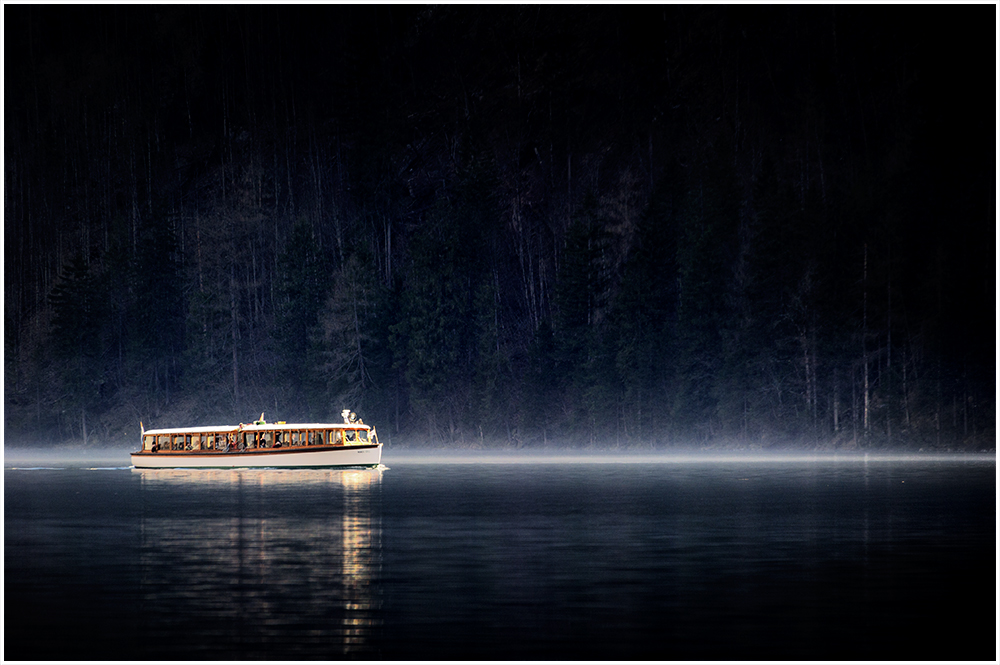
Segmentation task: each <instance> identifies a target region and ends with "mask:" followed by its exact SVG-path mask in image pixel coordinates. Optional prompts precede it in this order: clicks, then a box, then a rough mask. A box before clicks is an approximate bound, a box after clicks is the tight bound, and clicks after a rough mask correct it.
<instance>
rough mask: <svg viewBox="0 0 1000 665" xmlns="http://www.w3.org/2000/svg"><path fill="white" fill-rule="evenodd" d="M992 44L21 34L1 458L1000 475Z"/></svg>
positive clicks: (814, 25)
mask: <svg viewBox="0 0 1000 665" xmlns="http://www.w3.org/2000/svg"><path fill="white" fill-rule="evenodd" d="M994 13H995V12H994V9H991V8H990V6H989V5H980V6H964V7H943V6H916V7H905V6H890V7H885V6H882V7H865V6H837V7H794V6H780V7H766V6H754V7H724V6H713V7H684V6H669V7H652V6H640V7H605V6H587V7H573V6H520V7H507V6H505V7H489V8H481V7H469V6H445V7H433V8H432V7H422V6H406V7H392V6H364V7H349V6H332V7H323V6H308V7H297V8H295V7H268V6H254V7H217V6H206V7H198V6H160V7H139V6H117V7H116V6H99V7H61V6H37V7H30V6H10V7H5V11H4V16H5V19H6V21H5V26H6V28H5V36H4V37H5V46H4V48H5V57H6V60H5V61H6V65H5V72H4V74H5V83H4V85H5V89H4V92H5V109H4V123H5V124H4V130H5V133H4V138H5V152H4V160H5V161H4V171H5V179H4V187H5V190H4V255H5V271H4V287H5V291H4V314H5V336H4V349H5V363H4V427H5V435H6V436H7V439H8V441H17V440H21V439H23V440H30V441H34V442H44V441H65V440H69V439H76V440H86V441H88V442H92V441H95V440H99V441H113V440H126V439H131V438H132V437H135V436H137V434H138V421H139V420H142V421H144V422H145V424H146V425H147V426H180V425H190V424H204V423H206V422H209V421H211V422H218V423H232V422H239V421H243V422H248V421H250V420H251V419H253V418H255V417H256V416H257V415H258V414H259V412H260V411H262V410H263V411H264V412H265V414H266V417H267V419H268V420H278V419H281V420H287V421H294V420H310V421H315V420H321V421H322V420H330V419H333V420H336V419H338V417H339V416H338V414H339V413H340V411H341V409H343V408H344V407H350V408H353V409H354V410H355V411H357V412H358V413H359V414H360V415H362V416H363V417H364V418H365V419H366V421H367V422H369V423H372V424H376V425H377V426H378V427H379V433H380V435H381V438H382V439H383V440H390V441H393V442H394V443H401V444H404V443H405V444H416V443H418V442H436V443H442V442H448V443H451V444H454V445H472V444H484V445H518V446H520V445H526V446H534V445H542V444H545V443H565V442H573V443H574V444H575V445H591V444H595V445H597V444H600V445H607V444H616V445H638V444H642V445H649V444H660V445H664V444H666V445H680V444H695V445H700V446H716V445H720V446H735V447H743V448H747V447H751V448H756V447H763V448H767V447H773V446H784V445H790V444H795V445H808V446H817V445H819V446H824V447H849V448H855V447H868V448H911V449H919V448H923V449H932V448H951V449H970V450H971V449H982V448H987V449H992V448H993V446H994V408H995V407H994V404H995V383H994V371H995V305H994V302H995V275H994V264H995V235H994V234H995V190H994V182H995V166H994V165H995V118H996V109H995V103H994V99H995V80H996V75H995V57H994V47H995V35H994V20H993V19H994Z"/></svg>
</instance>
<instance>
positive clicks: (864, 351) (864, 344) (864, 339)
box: [861, 243, 870, 442]
mask: <svg viewBox="0 0 1000 665" xmlns="http://www.w3.org/2000/svg"><path fill="white" fill-rule="evenodd" d="M863 285H864V298H863V313H862V318H861V321H862V323H861V358H862V362H863V363H864V370H865V394H864V398H865V401H864V409H865V410H864V438H865V441H866V442H867V441H868V411H869V406H870V385H869V382H868V243H865V259H864V273H863Z"/></svg>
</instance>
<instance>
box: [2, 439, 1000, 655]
mask: <svg viewBox="0 0 1000 665" xmlns="http://www.w3.org/2000/svg"><path fill="white" fill-rule="evenodd" d="M126 460H127V458H123V459H121V460H120V464H119V465H118V466H115V465H114V462H112V464H111V465H110V466H102V465H100V464H88V463H87V462H86V461H84V462H80V461H77V462H71V463H62V462H60V460H59V459H58V458H56V459H49V460H46V461H44V462H43V463H34V464H33V463H31V462H26V461H24V460H20V461H18V460H12V459H11V457H10V456H9V455H8V456H7V457H5V470H4V502H5V503H4V518H5V523H4V554H5V560H4V573H5V582H4V593H5V616H4V629H5V631H4V632H5V657H6V658H7V659H11V660H22V659H46V660H63V659H100V660H105V659H157V660H161V659H167V660H178V659H209V660H210V659H238V660H246V659H271V660H296V659H331V660H332V659H342V658H384V659H393V660H399V659H435V660H438V659H456V658H463V659H465V658H471V659H559V660H567V659H571V660H585V659H587V660H589V659H614V660H619V659H684V660H693V659H713V660H719V659H754V660H760V659H836V660H845V659H891V660H928V659H947V660H965V659H977V660H993V658H994V657H995V645H996V643H995V637H996V632H995V618H996V614H995V602H996V595H995V588H996V586H995V585H996V577H995V565H996V464H995V458H994V457H993V456H992V455H989V456H963V457H909V458H899V459H892V458H876V457H869V458H867V459H866V458H865V457H863V456H862V457H846V458H845V457H837V458H832V457H831V458H810V457H805V458H767V457H759V458H748V459H739V458H727V457H719V458H715V459H701V458H684V457H672V456H655V455H651V456H647V457H642V456H633V457H630V458H628V460H627V461H626V462H625V463H620V462H616V461H615V458H613V457H562V456H556V457H541V456H538V457H510V456H492V457H491V456H485V455H464V456H460V457H438V458H427V457H420V456H406V455H404V454H402V453H394V452H393V451H391V450H386V453H385V455H384V460H383V461H384V465H383V468H380V469H350V470H329V469H327V470H301V471H296V470H277V469H273V470H269V469H262V470H231V471H227V470H146V471H139V470H135V469H131V468H129V467H128V466H126V465H127V461H126Z"/></svg>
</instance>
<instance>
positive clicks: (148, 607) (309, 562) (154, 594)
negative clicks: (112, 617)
mask: <svg viewBox="0 0 1000 665" xmlns="http://www.w3.org/2000/svg"><path fill="white" fill-rule="evenodd" d="M133 473H135V474H138V475H139V476H140V483H141V487H142V493H141V496H142V521H141V538H142V544H141V548H140V562H139V564H140V567H141V571H140V572H141V575H140V580H141V582H140V587H141V588H140V594H141V600H142V606H143V610H142V611H143V617H142V624H143V628H142V629H141V632H142V635H143V637H142V639H143V640H144V642H145V643H146V644H148V647H149V651H150V652H151V655H156V656H157V657H171V656H174V657H179V658H219V657H222V658H228V659H244V658H246V659H249V658H267V659H286V658H317V657H318V658H333V657H337V656H344V655H352V654H354V655H358V654H371V655H374V654H376V653H377V645H376V642H377V640H376V637H377V636H376V631H377V630H378V629H379V627H380V625H381V621H380V618H379V611H380V606H381V604H380V597H381V592H380V583H379V580H380V566H381V557H382V542H381V541H382V528H381V480H382V468H377V469H301V470H300V469H143V470H133Z"/></svg>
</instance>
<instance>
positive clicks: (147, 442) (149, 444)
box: [142, 434, 156, 450]
mask: <svg viewBox="0 0 1000 665" xmlns="http://www.w3.org/2000/svg"><path fill="white" fill-rule="evenodd" d="M154 443H156V437H154V436H153V435H152V434H148V435H146V436H145V437H143V442H142V449H143V450H152V449H153V444H154Z"/></svg>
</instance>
